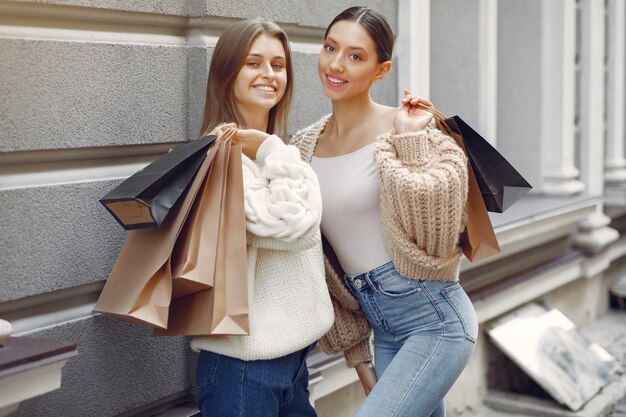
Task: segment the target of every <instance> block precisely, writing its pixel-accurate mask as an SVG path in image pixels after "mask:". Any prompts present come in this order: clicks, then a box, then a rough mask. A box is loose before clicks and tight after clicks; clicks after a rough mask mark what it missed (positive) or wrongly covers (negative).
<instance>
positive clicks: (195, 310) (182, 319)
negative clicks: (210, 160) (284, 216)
mask: <svg viewBox="0 0 626 417" xmlns="http://www.w3.org/2000/svg"><path fill="white" fill-rule="evenodd" d="M241 158H242V157H241V145H231V144H230V142H228V141H225V142H222V141H220V143H219V149H218V152H217V155H216V156H215V161H216V164H215V166H214V167H213V168H215V171H212V172H211V175H214V174H215V175H217V173H219V171H218V168H219V163H221V162H222V161H223V162H224V165H223V171H222V174H223V175H222V178H221V181H218V180H215V181H216V182H221V183H222V184H223V187H222V190H223V194H222V196H223V199H222V207H221V210H220V216H219V233H218V236H217V252H216V257H215V263H214V265H213V266H214V274H213V287H211V288H209V289H206V290H203V291H199V292H195V293H193V294H190V295H186V296H184V297H181V298H176V299H173V300H172V303H171V305H170V309H169V320H168V326H167V329H161V328H155V329H154V331H153V334H154V335H155V336H175V335H247V334H249V331H250V329H249V320H248V313H249V309H248V284H247V253H246V222H245V211H244V200H243V173H242V166H241V163H242V159H241ZM201 260H202V262H204V261H205V260H204V258H203V257H202V256H201Z"/></svg>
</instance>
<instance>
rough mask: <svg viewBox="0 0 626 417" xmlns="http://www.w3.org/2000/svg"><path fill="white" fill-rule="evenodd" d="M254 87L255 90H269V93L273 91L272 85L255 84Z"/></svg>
mask: <svg viewBox="0 0 626 417" xmlns="http://www.w3.org/2000/svg"><path fill="white" fill-rule="evenodd" d="M254 88H256V89H257V90H262V91H269V92H271V93H273V92H274V89H273V88H272V87H268V86H266V85H257V86H256V87H254Z"/></svg>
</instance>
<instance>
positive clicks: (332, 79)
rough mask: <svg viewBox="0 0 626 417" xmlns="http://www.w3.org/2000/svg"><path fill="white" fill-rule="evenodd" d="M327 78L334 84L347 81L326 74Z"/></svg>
mask: <svg viewBox="0 0 626 417" xmlns="http://www.w3.org/2000/svg"><path fill="white" fill-rule="evenodd" d="M328 79H329V80H330V82H331V83H335V84H345V83H347V81H343V80H338V79H337V78H333V77H331V76H330V75H329V76H328Z"/></svg>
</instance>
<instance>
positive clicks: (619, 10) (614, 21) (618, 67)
mask: <svg viewBox="0 0 626 417" xmlns="http://www.w3.org/2000/svg"><path fill="white" fill-rule="evenodd" d="M625 9H626V5H625V4H624V1H623V0H609V1H608V10H607V20H608V22H607V23H608V28H607V29H608V31H609V33H608V36H607V39H608V44H607V57H608V61H607V88H606V94H607V104H608V108H607V116H608V118H607V130H606V161H605V170H606V173H605V180H606V182H607V183H609V184H611V183H613V184H614V183H620V182H623V181H626V159H625V158H624V141H625V140H626V138H625V136H624V114H625V112H626V107H625V105H624V100H625V97H624V96H625V94H626V89H625V88H624V78H625V75H624V72H625V69H624V67H625V63H624V59H625V58H624V56H625V49H626V46H625V45H626V36H625V33H626V32H625V29H624V25H626V11H625Z"/></svg>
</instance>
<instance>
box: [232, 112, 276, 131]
mask: <svg viewBox="0 0 626 417" xmlns="http://www.w3.org/2000/svg"><path fill="white" fill-rule="evenodd" d="M237 110H239V114H241V117H242V118H243V122H244V124H245V125H246V126H245V127H246V128H247V129H256V130H260V131H261V132H267V121H268V120H269V115H270V112H269V111H267V110H265V109H263V110H259V109H255V108H249V107H245V108H238V109H237Z"/></svg>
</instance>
